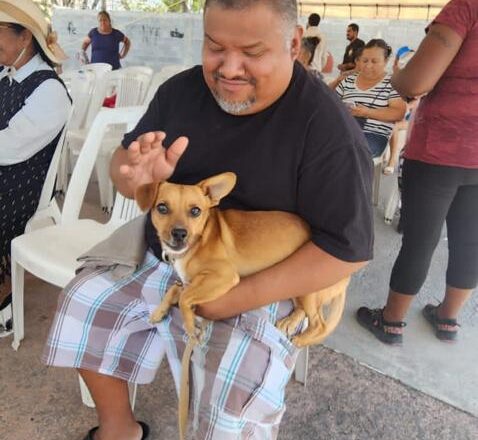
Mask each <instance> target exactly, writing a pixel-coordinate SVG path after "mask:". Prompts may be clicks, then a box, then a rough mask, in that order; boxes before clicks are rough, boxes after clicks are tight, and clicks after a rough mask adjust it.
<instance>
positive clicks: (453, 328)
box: [422, 304, 460, 342]
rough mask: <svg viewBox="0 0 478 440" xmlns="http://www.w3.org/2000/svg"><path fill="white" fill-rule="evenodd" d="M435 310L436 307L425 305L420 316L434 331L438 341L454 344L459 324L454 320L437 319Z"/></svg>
mask: <svg viewBox="0 0 478 440" xmlns="http://www.w3.org/2000/svg"><path fill="white" fill-rule="evenodd" d="M437 310H438V306H434V305H432V304H427V305H426V306H425V307H424V309H423V310H422V314H423V316H424V317H425V319H426V320H427V321H428V322H429V323H430V324H431V326H432V327H433V329H434V330H435V336H436V337H437V338H438V339H440V341H445V342H455V341H456V338H457V336H458V329H459V327H460V324H458V322H457V321H456V319H444V318H439V317H438V314H437Z"/></svg>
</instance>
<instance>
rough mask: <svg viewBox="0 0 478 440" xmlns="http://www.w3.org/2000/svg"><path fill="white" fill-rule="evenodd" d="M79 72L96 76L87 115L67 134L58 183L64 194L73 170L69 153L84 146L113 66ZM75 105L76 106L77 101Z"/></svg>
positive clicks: (86, 67) (93, 66)
mask: <svg viewBox="0 0 478 440" xmlns="http://www.w3.org/2000/svg"><path fill="white" fill-rule="evenodd" d="M79 70H81V71H84V72H87V75H89V76H91V75H94V82H93V87H92V88H91V90H90V93H89V96H88V102H87V103H86V113H85V115H84V117H83V118H82V120H81V123H80V124H74V125H72V126H71V127H70V128H69V129H68V132H67V134H66V141H65V142H66V146H65V149H64V151H63V154H62V156H61V159H60V168H59V172H58V182H57V188H58V189H59V190H60V191H62V192H65V191H66V188H67V186H68V174H69V171H70V168H72V167H70V154H69V151H70V149H72V148H73V147H74V146H75V145H83V142H84V141H85V139H86V135H87V134H88V130H89V128H90V127H91V124H92V123H93V120H94V119H95V117H96V115H97V114H98V112H99V111H100V109H101V105H102V104H103V100H104V99H105V96H106V87H105V81H104V76H105V75H106V73H108V72H111V65H110V64H107V63H93V64H86V65H84V66H83V67H82V68H81V69H79ZM73 103H74V104H76V101H75V99H74V100H73Z"/></svg>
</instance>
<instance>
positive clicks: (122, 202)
mask: <svg viewBox="0 0 478 440" xmlns="http://www.w3.org/2000/svg"><path fill="white" fill-rule="evenodd" d="M142 213H143V212H142V211H141V209H139V206H138V204H137V203H136V200H133V199H127V198H126V197H124V196H123V195H121V193H119V192H117V193H116V197H115V203H114V205H113V210H112V212H111V218H110V221H109V223H111V224H113V225H115V226H120V225H122V224H123V223H126V222H127V221H129V220H132V219H134V218H135V217H137V216H139V215H141V214H142Z"/></svg>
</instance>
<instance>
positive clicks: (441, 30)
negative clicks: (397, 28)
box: [392, 23, 463, 97]
mask: <svg viewBox="0 0 478 440" xmlns="http://www.w3.org/2000/svg"><path fill="white" fill-rule="evenodd" d="M462 43H463V38H462V37H461V36H460V35H459V34H458V33H456V32H455V31H454V30H453V29H451V28H449V27H448V26H445V25H443V24H438V23H437V24H433V25H432V26H430V30H429V31H428V34H427V35H426V37H425V38H424V39H423V41H422V42H421V44H420V47H419V48H418V50H417V52H416V53H415V55H414V56H413V58H412V59H410V61H409V62H408V63H407V65H406V66H405V67H404V68H403V69H401V70H396V71H395V73H394V74H393V76H392V85H393V87H394V88H395V90H397V92H398V93H400V95H402V96H405V97H417V96H421V95H423V94H425V93H428V92H430V91H431V90H432V89H433V87H435V84H436V83H437V82H438V80H439V79H440V78H441V76H442V75H443V73H444V72H445V70H446V69H447V68H448V66H449V65H450V63H451V62H452V60H453V58H455V56H456V54H457V53H458V51H459V50H460V47H461V45H462ZM424 72H426V73H424Z"/></svg>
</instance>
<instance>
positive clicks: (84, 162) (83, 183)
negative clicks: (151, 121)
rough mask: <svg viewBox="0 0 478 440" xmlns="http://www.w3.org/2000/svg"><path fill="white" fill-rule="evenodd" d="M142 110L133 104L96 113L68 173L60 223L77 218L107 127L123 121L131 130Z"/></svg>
mask: <svg viewBox="0 0 478 440" xmlns="http://www.w3.org/2000/svg"><path fill="white" fill-rule="evenodd" d="M145 110H146V109H145V108H144V107H142V106H137V107H121V108H115V109H108V108H104V109H101V110H100V111H99V112H98V115H97V116H96V118H95V120H94V121H93V124H92V125H91V127H90V129H89V132H88V135H87V137H86V139H85V143H84V144H83V148H82V149H81V151H80V155H79V156H78V160H77V162H76V166H75V168H74V170H73V173H72V175H71V179H70V184H69V185H68V189H67V191H66V195H65V202H64V204H63V210H62V213H61V223H62V224H67V223H71V222H74V221H76V220H77V219H78V217H79V214H80V209H81V205H82V204H83V198H84V196H85V192H86V188H87V186H88V182H89V180H90V176H91V173H92V171H93V167H94V165H95V162H96V157H97V155H98V152H99V150H100V148H101V143H102V139H103V136H104V134H105V132H106V130H107V129H108V127H109V126H111V125H115V124H126V126H127V129H128V130H131V129H133V128H134V127H135V125H136V124H137V123H138V121H139V119H140V118H141V116H142V115H143V114H144V112H145Z"/></svg>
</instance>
